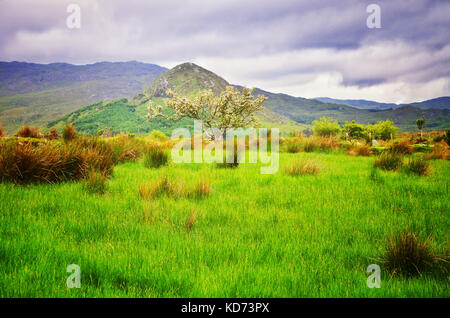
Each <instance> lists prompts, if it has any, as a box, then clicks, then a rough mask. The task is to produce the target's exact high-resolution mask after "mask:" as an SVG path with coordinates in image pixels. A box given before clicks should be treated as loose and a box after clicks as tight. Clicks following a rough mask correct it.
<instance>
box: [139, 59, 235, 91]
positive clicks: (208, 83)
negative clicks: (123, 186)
mask: <svg viewBox="0 0 450 318" xmlns="http://www.w3.org/2000/svg"><path fill="white" fill-rule="evenodd" d="M227 85H229V83H228V82H227V81H226V80H224V79H223V78H221V77H220V76H218V75H217V74H215V73H213V72H211V71H208V70H207V69H205V68H203V67H201V66H199V65H196V64H194V63H191V62H187V63H183V64H179V65H177V66H175V67H174V68H172V69H170V70H168V71H167V72H165V73H163V74H161V75H160V76H159V77H158V78H157V79H156V80H155V81H154V82H153V83H152V84H150V85H149V86H147V87H146V88H145V89H144V92H143V93H144V95H146V96H150V97H167V94H166V91H167V90H168V89H170V90H172V91H174V92H176V93H179V94H182V95H193V94H195V93H197V92H199V91H201V90H206V89H210V90H212V91H213V92H215V93H220V92H221V91H223V90H224V89H225V88H226V86H227Z"/></svg>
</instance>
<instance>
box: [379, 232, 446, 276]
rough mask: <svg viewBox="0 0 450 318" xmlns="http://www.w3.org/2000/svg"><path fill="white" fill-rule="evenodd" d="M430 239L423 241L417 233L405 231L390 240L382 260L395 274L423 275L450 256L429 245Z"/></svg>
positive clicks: (436, 267)
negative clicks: (434, 249) (440, 253)
mask: <svg viewBox="0 0 450 318" xmlns="http://www.w3.org/2000/svg"><path fill="white" fill-rule="evenodd" d="M428 243H429V240H427V241H425V242H421V241H420V240H419V239H418V238H417V235H416V234H414V233H410V232H409V231H405V232H404V233H402V234H400V235H397V236H395V237H393V238H391V239H389V241H388V246H387V248H386V251H385V254H384V256H383V258H382V261H383V262H384V263H385V264H386V267H387V269H388V270H389V271H391V272H392V273H393V274H397V273H398V274H401V275H404V276H415V275H422V274H424V273H430V272H433V271H434V270H436V269H439V267H438V266H437V265H439V263H440V262H441V261H444V262H446V263H447V264H448V262H447V261H446V258H447V259H448V256H444V257H440V256H438V255H436V254H435V252H434V251H433V250H432V249H431V247H430V246H429V244H428Z"/></svg>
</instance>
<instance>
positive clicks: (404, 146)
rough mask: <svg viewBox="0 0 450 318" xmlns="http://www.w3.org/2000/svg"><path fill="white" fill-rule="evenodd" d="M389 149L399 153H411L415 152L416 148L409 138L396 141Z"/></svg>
mask: <svg viewBox="0 0 450 318" xmlns="http://www.w3.org/2000/svg"><path fill="white" fill-rule="evenodd" d="M389 150H390V151H391V152H392V153H396V154H399V155H409V154H412V153H413V151H414V148H413V146H412V145H411V143H410V142H409V141H408V140H406V139H402V140H400V141H398V142H396V143H394V144H393V145H392V146H391V148H390V149H389Z"/></svg>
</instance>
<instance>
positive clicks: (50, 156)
mask: <svg viewBox="0 0 450 318" xmlns="http://www.w3.org/2000/svg"><path fill="white" fill-rule="evenodd" d="M86 169H87V165H86V162H85V160H84V158H83V155H82V153H80V152H78V151H75V150H74V149H68V148H66V147H57V146H54V145H50V144H39V145H38V146H34V145H32V144H31V143H20V142H8V143H1V144H0V179H1V180H2V181H10V182H14V183H17V184H23V183H40V182H47V183H57V182H62V181H66V180H78V179H81V178H83V177H84V175H85V172H86Z"/></svg>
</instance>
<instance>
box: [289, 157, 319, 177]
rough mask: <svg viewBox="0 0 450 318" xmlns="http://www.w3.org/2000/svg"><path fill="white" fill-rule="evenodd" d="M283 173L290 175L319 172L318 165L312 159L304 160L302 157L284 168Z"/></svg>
mask: <svg viewBox="0 0 450 318" xmlns="http://www.w3.org/2000/svg"><path fill="white" fill-rule="evenodd" d="M284 171H285V173H286V174H289V175H291V176H299V175H305V174H310V175H314V174H317V173H319V171H320V166H319V165H318V164H317V163H315V162H313V161H306V160H304V159H300V160H296V161H294V162H293V163H291V164H290V165H289V166H288V167H286V168H285V170H284Z"/></svg>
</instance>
